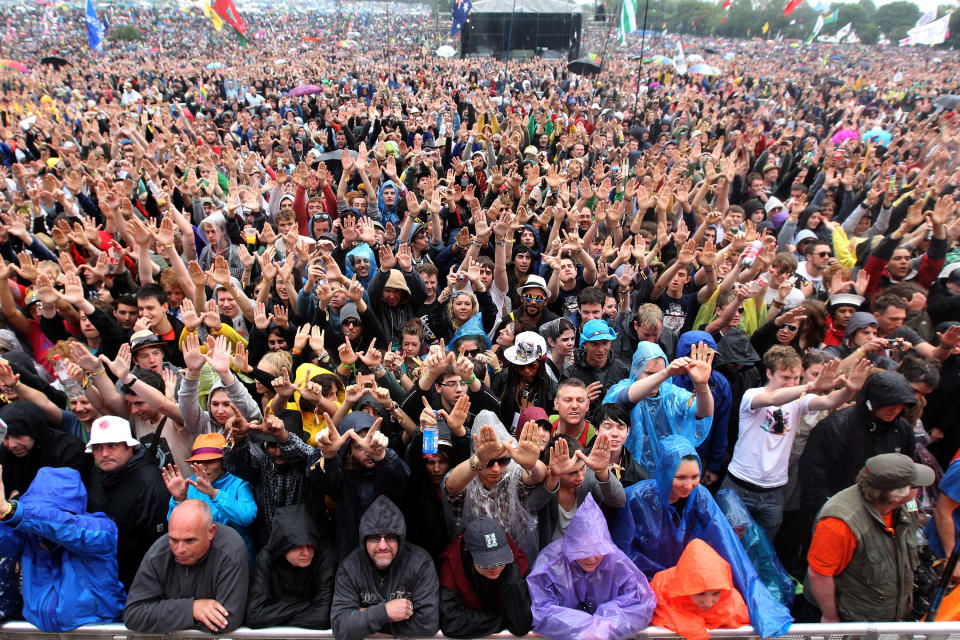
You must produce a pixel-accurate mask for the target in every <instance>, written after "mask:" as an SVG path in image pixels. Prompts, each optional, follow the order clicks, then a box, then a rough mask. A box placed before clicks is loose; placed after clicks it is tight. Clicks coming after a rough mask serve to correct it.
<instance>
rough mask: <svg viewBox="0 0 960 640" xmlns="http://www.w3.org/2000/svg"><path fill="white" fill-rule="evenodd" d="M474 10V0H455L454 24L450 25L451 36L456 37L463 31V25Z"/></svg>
mask: <svg viewBox="0 0 960 640" xmlns="http://www.w3.org/2000/svg"><path fill="white" fill-rule="evenodd" d="M471 9H473V1H472V0H454V3H453V24H452V25H450V35H451V36H455V35H457V34H458V33H460V29H463V24H464V23H465V22H466V21H467V18H469V17H470V10H471Z"/></svg>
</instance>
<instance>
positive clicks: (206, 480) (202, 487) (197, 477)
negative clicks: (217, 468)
mask: <svg viewBox="0 0 960 640" xmlns="http://www.w3.org/2000/svg"><path fill="white" fill-rule="evenodd" d="M190 468H191V469H193V478H190V479H188V480H187V484H189V485H192V486H193V487H194V488H196V490H197V491H199V492H200V493H203V494H205V495H208V496H210V497H211V498H216V497H217V494H218V493H220V490H219V489H217V488H216V487H214V486H213V482H212V481H211V480H210V476H209V475H208V474H207V470H206V468H205V467H204V466H203V465H202V464H197V463H193V464H191V465H190Z"/></svg>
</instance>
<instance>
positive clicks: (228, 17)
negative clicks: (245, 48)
mask: <svg viewBox="0 0 960 640" xmlns="http://www.w3.org/2000/svg"><path fill="white" fill-rule="evenodd" d="M213 10H214V11H216V12H217V15H218V16H220V17H221V18H223V21H224V22H226V23H227V24H228V25H230V26H231V27H233V28H234V29H236V30H237V33H239V34H240V35H241V36H243V35H244V34H245V33H246V32H247V25H246V24H244V22H243V18H242V17H241V16H240V12H239V11H237V6H236V5H235V4H233V0H213Z"/></svg>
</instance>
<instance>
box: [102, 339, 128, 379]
mask: <svg viewBox="0 0 960 640" xmlns="http://www.w3.org/2000/svg"><path fill="white" fill-rule="evenodd" d="M100 362H102V363H103V364H105V365H106V366H107V367H108V368H109V369H110V371H112V372H113V375H115V376H116V377H117V380H119V381H120V382H123V381H124V380H125V379H126V378H127V376H129V375H130V345H129V344H128V343H126V342H124V343H123V344H122V345H120V349H119V350H118V351H117V357H116V358H114V359H113V360H111V359H110V358H108V357H107V356H105V355H103V354H101V355H100Z"/></svg>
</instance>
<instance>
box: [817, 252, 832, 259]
mask: <svg viewBox="0 0 960 640" xmlns="http://www.w3.org/2000/svg"><path fill="white" fill-rule="evenodd" d="M817 255H818V256H820V257H821V258H832V257H833V254H832V253H831V252H829V251H817Z"/></svg>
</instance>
